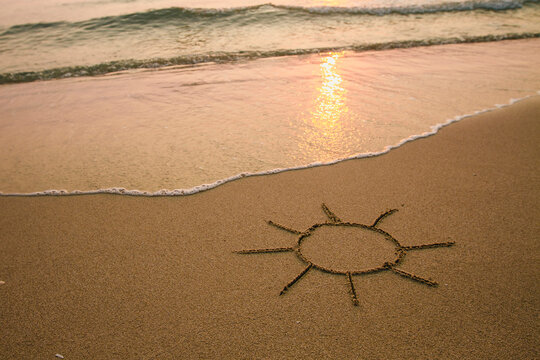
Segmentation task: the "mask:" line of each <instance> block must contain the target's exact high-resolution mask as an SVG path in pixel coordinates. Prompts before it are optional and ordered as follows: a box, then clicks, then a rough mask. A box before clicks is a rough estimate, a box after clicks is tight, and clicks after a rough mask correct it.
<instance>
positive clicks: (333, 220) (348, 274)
mask: <svg viewBox="0 0 540 360" xmlns="http://www.w3.org/2000/svg"><path fill="white" fill-rule="evenodd" d="M322 209H323V211H324V213H325V214H326V216H327V217H328V220H327V221H326V222H323V223H317V224H314V225H312V226H311V227H309V228H308V229H307V230H304V231H300V230H295V229H292V228H289V227H287V226H284V225H281V224H277V223H275V222H273V221H268V224H269V225H271V226H274V227H276V228H278V229H281V230H284V231H287V232H289V233H292V234H294V235H297V236H298V240H297V242H296V245H294V246H291V247H278V248H269V249H247V250H239V251H235V253H237V254H264V253H281V252H294V253H295V254H296V256H297V257H298V258H299V259H300V260H301V261H302V262H303V263H305V264H306V267H305V268H304V269H303V270H302V271H301V272H300V273H299V274H298V275H297V276H296V277H295V278H294V279H292V280H291V281H290V282H289V283H287V284H286V285H285V287H284V288H283V290H281V292H280V294H279V295H283V294H285V293H286V292H287V290H289V289H290V288H291V287H292V286H293V285H294V284H296V283H297V282H298V281H300V279H302V277H304V276H305V275H306V274H307V273H308V272H309V271H311V270H312V269H315V270H319V271H322V272H325V273H329V274H334V275H341V276H345V278H346V281H347V283H348V287H349V291H350V294H351V297H352V302H353V305H355V306H358V305H359V301H358V296H357V294H356V289H355V287H354V282H353V276H359V275H368V274H375V273H380V272H383V271H389V272H391V273H393V274H396V275H399V276H401V277H404V278H407V279H410V280H413V281H416V282H419V283H422V284H424V285H427V286H432V287H436V286H438V283H436V282H435V281H432V280H429V279H426V278H423V277H420V276H418V275H415V274H412V273H409V272H406V271H403V270H401V269H398V268H397V266H398V265H399V264H400V263H402V262H403V259H404V257H405V255H406V254H407V252H408V251H415V250H424V249H432V248H438V247H449V246H452V245H454V244H455V243H454V242H440V243H430V244H424V245H413V246H404V245H402V244H401V243H400V242H399V241H398V240H397V239H395V238H394V237H393V236H392V235H390V234H389V233H387V232H386V231H384V230H382V229H381V228H379V227H378V226H379V224H380V223H381V221H383V220H384V219H385V218H386V217H388V216H390V215H392V214H393V213H395V212H396V211H397V209H392V210H388V211H386V212H384V213H382V214H381V215H379V217H377V219H376V220H375V221H374V222H373V224H372V225H365V224H359V223H352V222H344V221H342V220H341V219H340V218H339V217H337V216H336V214H334V213H333V212H332V211H331V210H330V209H329V208H328V207H327V206H326V205H325V204H322ZM323 227H348V228H360V229H364V230H367V231H368V232H371V233H372V234H374V235H379V236H382V238H383V239H385V240H387V241H390V242H391V243H392V244H393V246H394V250H395V258H394V260H393V261H386V262H384V263H382V264H381V265H379V266H376V267H371V268H365V269H349V270H342V269H333V268H330V267H326V266H323V265H321V264H318V263H316V262H315V261H313V260H312V259H310V258H309V257H308V256H306V254H305V251H303V248H302V245H303V244H304V243H305V240H306V239H307V238H308V237H310V236H312V235H313V233H314V232H315V231H316V230H317V229H319V228H323Z"/></svg>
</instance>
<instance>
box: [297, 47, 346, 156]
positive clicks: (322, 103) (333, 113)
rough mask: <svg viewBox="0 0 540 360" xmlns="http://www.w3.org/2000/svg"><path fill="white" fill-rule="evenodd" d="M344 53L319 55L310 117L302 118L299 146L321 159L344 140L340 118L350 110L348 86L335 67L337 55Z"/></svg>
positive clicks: (341, 55)
mask: <svg viewBox="0 0 540 360" xmlns="http://www.w3.org/2000/svg"><path fill="white" fill-rule="evenodd" d="M343 55H344V53H343V52H336V53H329V54H328V55H327V56H324V57H321V64H320V66H319V71H320V75H321V84H320V86H319V87H318V88H317V91H316V92H315V94H316V95H317V98H316V99H315V101H314V106H313V110H312V111H310V113H309V114H310V116H309V117H306V118H304V122H305V123H306V124H305V125H306V126H305V129H306V130H305V141H303V142H301V143H300V146H301V147H302V148H303V151H304V152H305V153H306V154H309V155H315V157H316V158H320V159H322V158H324V157H326V156H327V155H328V152H332V150H333V149H338V148H339V143H340V142H341V140H343V139H342V138H343V135H344V134H343V131H344V129H343V123H342V119H343V117H344V115H345V114H346V113H347V112H348V111H349V109H348V107H347V90H346V89H345V88H344V87H343V78H342V77H341V75H340V74H339V68H338V62H339V59H340V58H341V57H343ZM325 155H326V156H325Z"/></svg>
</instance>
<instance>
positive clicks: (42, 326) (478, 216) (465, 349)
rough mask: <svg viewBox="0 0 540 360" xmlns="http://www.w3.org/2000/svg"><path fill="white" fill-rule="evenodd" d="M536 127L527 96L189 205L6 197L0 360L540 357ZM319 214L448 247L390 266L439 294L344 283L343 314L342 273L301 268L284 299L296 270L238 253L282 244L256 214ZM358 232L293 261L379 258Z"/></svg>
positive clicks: (292, 218)
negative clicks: (405, 139) (372, 152)
mask: <svg viewBox="0 0 540 360" xmlns="http://www.w3.org/2000/svg"><path fill="white" fill-rule="evenodd" d="M539 118H540V97H535V98H532V99H529V100H526V101H523V102H520V103H518V104H516V105H513V106H511V107H508V108H505V109H501V110H497V111H494V112H491V113H487V114H484V115H480V116H476V117H473V118H467V119H465V120H463V121H461V122H459V123H457V124H454V125H451V126H449V127H446V128H444V129H442V130H441V132H440V133H439V134H437V135H435V136H432V137H429V138H426V139H421V140H417V141H414V142H411V143H408V144H406V145H405V146H403V147H401V148H399V149H396V150H393V151H391V152H390V153H388V154H386V155H383V156H379V157H375V158H369V159H362V160H352V161H346V162H343V163H340V164H336V165H332V166H326V167H319V168H313V169H308V170H301V171H291V172H286V173H281V174H277V175H271V176H260V177H252V178H245V179H242V180H240V181H235V182H232V183H228V184H226V185H223V186H221V187H218V188H216V189H214V190H210V191H207V192H204V193H200V194H197V195H194V196H188V197H169V198H142V197H127V196H114V195H97V196H69V197H28V198H21V197H19V198H14V197H11V198H8V197H1V198H0V249H1V251H0V281H3V282H4V283H0V358H2V359H54V358H55V354H61V355H63V356H64V358H65V359H153V358H156V359H179V358H246V359H248V358H249V359H252V358H297V359H304V358H305V359H307V358H336V359H347V358H351V359H352V358H355V359H358V358H359V359H389V358H394V359H534V358H538V356H539V354H538V352H539V347H540V346H539V340H538V339H539V338H540V331H539V313H540V312H539V310H540V306H539V305H540V294H539V285H538V284H539V283H540V281H539V280H540V279H539V266H538V264H539V256H540V245H539V244H540V243H539V241H538V240H539V237H538V233H539V231H540V226H539V221H538V219H539V218H540V211H539V204H540V201H539V200H540V199H539V194H540V181H539V180H540V179H539V176H540V175H539V174H540V173H539V165H540V164H539V160H540V146H539V142H540V122H539V120H540V119H539ZM323 202H324V203H326V204H327V205H328V207H329V208H330V209H331V210H332V211H333V212H334V213H335V214H336V215H337V216H338V217H340V218H341V219H342V220H343V221H350V222H356V223H361V224H367V225H370V224H372V223H373V221H374V220H375V219H376V218H377V217H378V216H379V215H380V214H381V213H382V212H384V211H385V210H388V209H391V208H397V209H398V210H399V211H398V212H396V213H394V214H392V215H391V216H388V217H386V218H385V219H383V220H382V221H381V222H380V223H379V224H378V227H380V228H381V229H383V230H384V231H385V232H387V233H389V234H391V235H392V236H393V237H394V238H395V239H397V240H398V241H399V242H400V243H401V244H402V245H404V246H411V245H421V244H428V243H433V242H447V241H454V242H455V243H456V244H455V245H454V246H453V247H440V248H434V249H424V250H417V251H413V250H411V251H409V252H408V253H407V254H406V256H405V258H404V259H403V262H402V263H401V264H399V266H397V268H399V269H401V270H403V271H406V272H409V273H414V274H416V275H418V276H421V277H423V278H429V279H431V280H433V281H436V282H438V283H439V286H438V287H430V286H427V285H426V284H423V283H419V282H416V281H413V280H411V279H407V278H404V277H402V276H399V275H398V274H396V273H393V272H392V271H384V272H380V273H377V274H370V275H356V276H352V280H353V282H354V285H355V289H356V293H357V297H358V306H353V302H352V299H351V294H350V285H349V283H348V279H347V277H346V276H344V275H335V274H328V273H324V272H321V271H318V270H317V269H311V270H310V271H309V272H308V273H307V274H306V275H305V276H304V277H302V278H301V279H300V280H299V281H298V282H297V283H296V284H294V285H293V286H292V287H291V288H290V289H289V291H287V292H286V293H285V294H284V295H283V296H279V293H280V291H281V290H282V289H283V287H284V286H285V285H286V284H287V283H288V282H290V281H291V280H292V279H294V278H295V277H296V276H297V275H298V274H299V273H300V272H301V271H302V270H303V269H304V268H306V264H305V263H303V262H302V261H301V260H300V259H299V258H298V257H297V256H295V254H294V253H292V252H283V253H274V254H250V255H241V254H236V253H234V251H236V250H242V249H256V248H277V247H290V246H294V244H295V243H296V239H297V237H298V236H297V235H295V234H292V233H289V232H287V231H284V230H281V229H278V228H276V227H273V226H270V225H268V224H267V223H266V222H265V220H273V221H275V222H276V223H280V224H283V225H286V226H288V227H290V228H292V229H297V230H301V231H303V230H305V229H307V228H309V227H310V226H311V225H313V224H315V223H320V222H324V221H326V220H327V219H328V218H327V217H326V215H325V213H324V212H323V211H322V209H321V203H323ZM333 229H335V230H336V232H333ZM319 230H320V229H318V230H317V231H319ZM357 230H358V231H360V233H361V231H362V229H357ZM364 230H365V229H364ZM358 234H359V233H355V232H354V229H352V228H348V229H345V228H339V229H338V227H335V228H330V227H327V228H325V231H324V232H323V231H320V232H317V236H316V237H315V236H314V237H313V238H312V239H311V240H310V241H311V242H309V244H310V246H311V248H310V249H307V248H306V249H305V251H306V252H309V256H310V257H311V258H312V259H316V261H317V262H320V263H324V264H325V266H330V267H336V268H338V267H340V266H341V267H344V268H347V266H349V267H354V266H357V267H358V268H364V267H370V266H375V265H377V264H379V263H380V262H384V261H385V260H384V259H386V258H388V256H390V258H392V256H393V254H390V255H388V254H387V253H385V252H388V251H390V252H392V249H390V250H388V248H387V247H386V248H384V246H383V245H381V246H382V247H381V248H380V249H378V250H377V249H376V244H377V241H378V240H377V239H379V240H380V237H379V238H377V236H378V235H377V234H375V233H374V234H371V237H370V236H367V237H366V239H368V240H366V246H367V247H363V243H362V242H361V241H358V240H361V239H363V238H359V237H358ZM355 236H356V238H355ZM351 239H353V240H354V239H356V240H354V241H353V240H351ZM383 240H384V239H383ZM382 243H384V241H382V242H381V244H382ZM317 244H318V245H317ZM387 245H388V244H386V243H385V246H387ZM306 246H307V243H306ZM370 249H374V250H377V251H373V252H372V251H371V250H370ZM355 254H361V255H362V256H358V257H357V256H355ZM355 261H356V262H357V263H355ZM344 264H345V265H344Z"/></svg>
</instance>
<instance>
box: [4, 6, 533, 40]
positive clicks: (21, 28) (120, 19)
mask: <svg viewBox="0 0 540 360" xmlns="http://www.w3.org/2000/svg"><path fill="white" fill-rule="evenodd" d="M539 2H540V0H487V1H486V0H484V1H478V0H477V1H474V0H473V1H464V2H448V3H440V4H426V5H412V6H391V7H371V8H370V7H337V6H318V7H302V6H290V5H274V4H272V3H267V4H261V5H254V6H246V7H236V8H221V9H220V8H208V9H206V8H181V7H173V8H166V9H158V10H150V11H145V12H138V13H133V14H125V15H118V16H107V17H102V18H96V19H90V20H85V21H80V22H67V21H57V22H50V23H45V22H43V23H34V24H22V25H14V26H11V27H10V28H8V29H6V30H5V31H4V32H2V33H0V36H9V35H15V34H21V33H25V32H35V31H41V30H45V29H64V28H67V29H70V30H72V31H73V30H83V31H88V30H111V29H113V30H119V31H121V30H127V29H129V28H133V27H141V26H148V25H152V26H158V27H161V26H167V25H168V24H170V23H173V22H177V21H178V20H184V21H191V22H196V21H208V20H211V21H216V20H219V19H220V18H229V17H239V16H240V17H246V19H247V18H249V20H250V21H262V20H263V18H268V19H270V20H271V19H275V17H276V15H277V16H280V17H282V16H283V15H289V16H291V17H295V16H300V17H301V16H302V15H306V14H307V15H313V16H329V15H335V14H339V15H373V16H384V15H392V14H397V15H410V14H433V13H446V12H461V11H485V10H487V11H507V10H514V9H519V8H522V7H523V6H525V5H527V4H534V3H539Z"/></svg>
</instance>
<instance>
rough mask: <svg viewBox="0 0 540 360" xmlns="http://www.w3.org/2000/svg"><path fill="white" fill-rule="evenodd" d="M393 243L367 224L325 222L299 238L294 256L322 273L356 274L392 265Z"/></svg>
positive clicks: (393, 260) (394, 258) (394, 242)
mask: <svg viewBox="0 0 540 360" xmlns="http://www.w3.org/2000/svg"><path fill="white" fill-rule="evenodd" d="M396 243H397V242H396V240H395V239H394V238H393V237H392V236H391V235H390V234H388V233H386V232H385V231H383V230H380V229H375V228H371V227H369V226H367V225H363V224H351V223H348V224H343V223H337V224H332V223H325V224H321V225H320V226H319V227H317V228H315V229H314V230H313V231H312V232H310V233H308V234H306V235H303V236H300V238H299V240H298V247H297V248H296V254H297V255H298V256H299V257H300V259H301V260H302V261H304V262H305V263H308V264H313V267H315V268H317V269H320V270H322V271H325V272H330V273H334V274H343V275H345V274H347V273H349V272H350V273H352V274H356V273H364V272H366V271H369V270H372V269H374V268H379V267H381V266H383V265H384V264H385V263H394V262H395V261H396V251H398V250H399V246H398V245H396Z"/></svg>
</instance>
